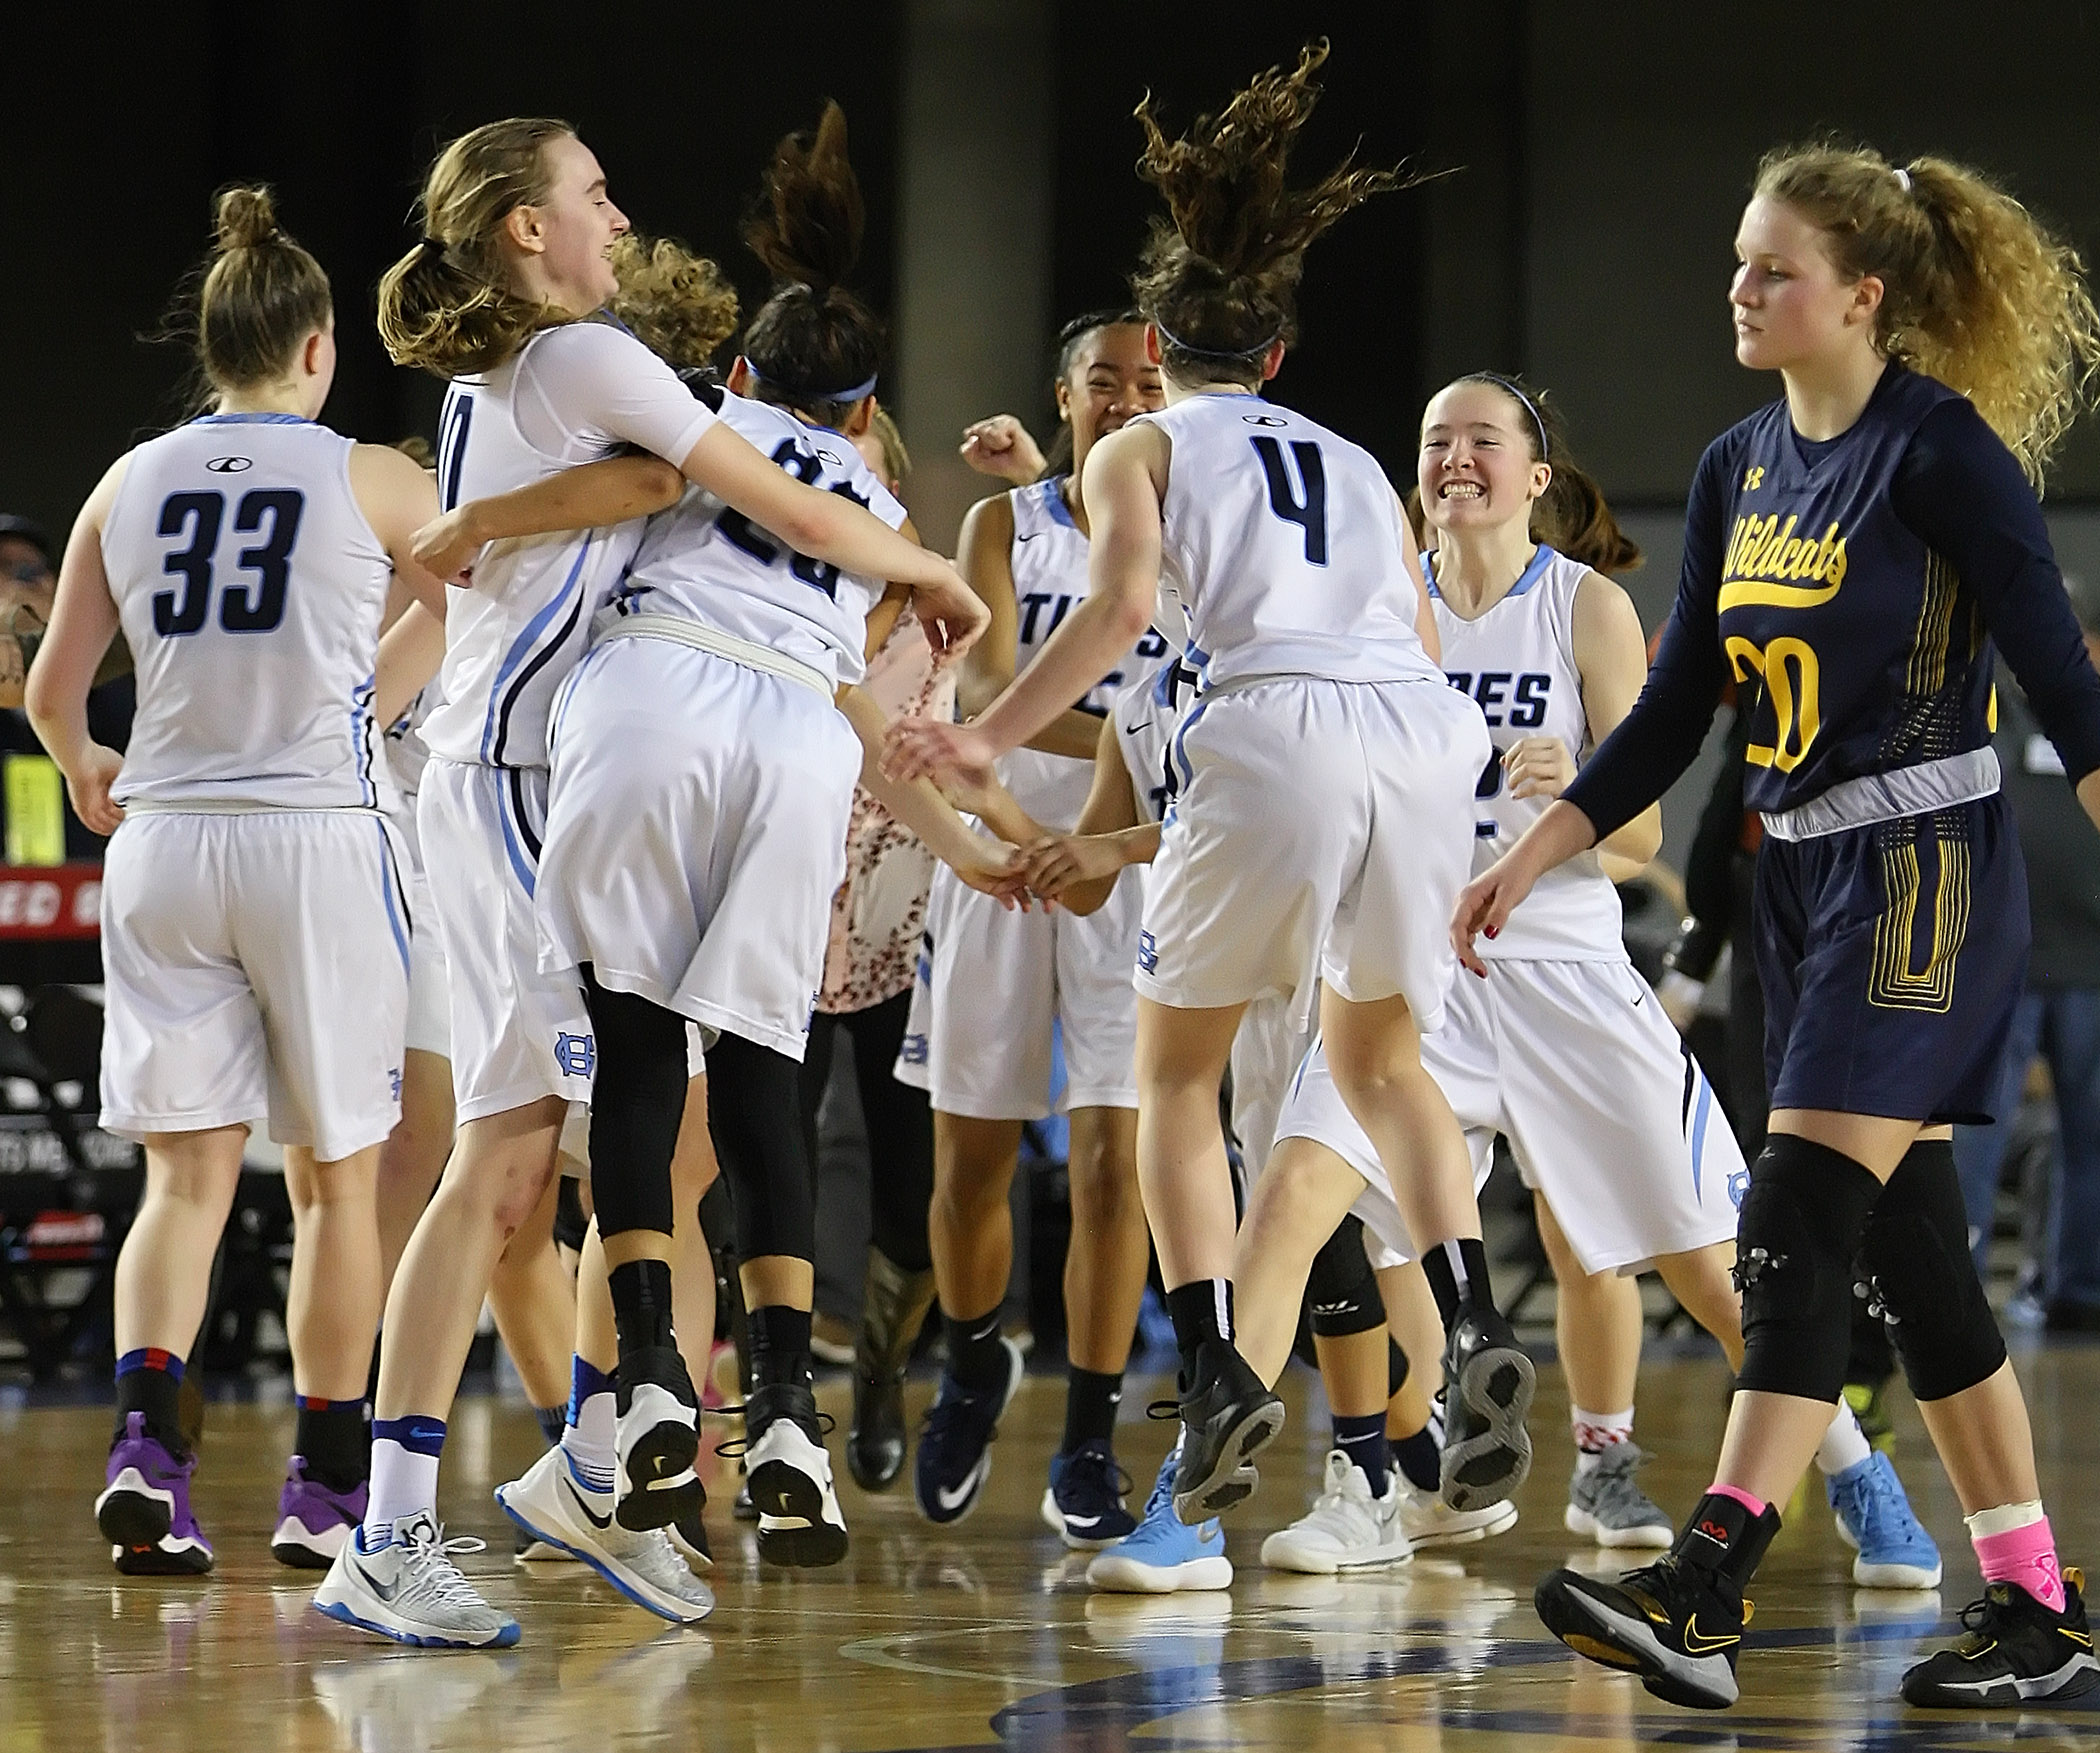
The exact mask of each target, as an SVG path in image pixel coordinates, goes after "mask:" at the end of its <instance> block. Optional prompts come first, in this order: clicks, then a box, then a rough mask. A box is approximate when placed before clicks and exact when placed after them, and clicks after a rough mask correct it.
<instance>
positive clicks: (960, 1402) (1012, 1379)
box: [911, 1338, 1027, 1525]
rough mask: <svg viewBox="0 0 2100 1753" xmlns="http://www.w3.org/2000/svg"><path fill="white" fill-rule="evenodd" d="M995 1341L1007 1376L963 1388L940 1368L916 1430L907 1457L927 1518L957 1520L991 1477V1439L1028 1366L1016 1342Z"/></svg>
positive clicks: (971, 1506)
mask: <svg viewBox="0 0 2100 1753" xmlns="http://www.w3.org/2000/svg"><path fill="white" fill-rule="evenodd" d="M999 1343H1000V1344H1001V1345H1002V1346H1004V1347H1005V1348H1006V1380H1005V1381H1003V1382H1001V1383H1000V1384H999V1385H998V1386H997V1387H994V1388H966V1387H964V1386H963V1385H962V1383H960V1382H959V1381H957V1380H956V1379H955V1378H954V1377H953V1376H951V1375H950V1374H948V1372H947V1371H946V1370H943V1371H942V1372H941V1386H940V1391H939V1393H937V1394H936V1395H935V1396H934V1402H933V1407H932V1409H931V1410H930V1411H929V1412H928V1413H927V1414H926V1423H925V1425H924V1426H923V1427H922V1428H921V1429H920V1431H919V1452H918V1454H917V1455H916V1456H915V1457H914V1458H913V1461H912V1476H911V1484H912V1495H913V1496H914V1497H916V1498H917V1499H918V1500H919V1513H920V1514H921V1515H923V1516H924V1517H925V1518H926V1519H927V1520H928V1521H929V1522H937V1523H941V1524H943V1525H945V1524H947V1523H949V1522H959V1521H961V1520H962V1519H963V1517H964V1516H966V1515H968V1514H969V1513H970V1511H971V1510H973V1509H975V1508H976V1507H977V1498H978V1494H979V1493H981V1492H982V1491H983V1490H984V1482H985V1481H986V1480H987V1479H989V1478H990V1477H991V1474H992V1438H993V1437H994V1436H995V1435H996V1434H997V1433H998V1429H999V1417H1000V1414H1002V1413H1003V1412H1005V1410H1006V1408H1007V1405H1008V1403H1009V1402H1010V1401H1011V1400H1012V1399H1013V1397H1014V1394H1015V1392H1016V1391H1017V1390H1018V1389H1019V1388H1020V1386H1021V1376H1022V1372H1023V1371H1024V1369H1025V1368H1026V1367H1027V1366H1026V1364H1025V1362H1024V1360H1023V1359H1022V1356H1021V1348H1020V1347H1019V1346H1018V1345H1016V1344H1015V1343H1014V1342H1013V1341H1012V1340H1011V1339H1006V1338H1002V1339H1001V1340H1000V1341H999Z"/></svg>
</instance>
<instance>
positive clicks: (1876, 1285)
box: [1859, 1139, 2005, 1401]
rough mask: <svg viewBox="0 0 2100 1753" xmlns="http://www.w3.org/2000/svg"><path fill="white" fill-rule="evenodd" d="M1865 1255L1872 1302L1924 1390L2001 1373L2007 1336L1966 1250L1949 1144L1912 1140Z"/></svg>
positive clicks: (1943, 1392)
mask: <svg viewBox="0 0 2100 1753" xmlns="http://www.w3.org/2000/svg"><path fill="white" fill-rule="evenodd" d="M1859 1258H1860V1265H1861V1266H1862V1267H1863V1268H1864V1269H1865V1272H1866V1280H1867V1282H1866V1286H1865V1288H1866V1291H1867V1295H1868V1306H1869V1308H1870V1309H1871V1310H1873V1311H1875V1312H1877V1313H1879V1314H1880V1315H1881V1317H1882V1319H1883V1320H1884V1321H1886V1322H1887V1324H1888V1332H1889V1339H1890V1341H1891V1343H1893V1344H1894V1346H1895V1348H1896V1355H1897V1357H1898V1358H1900V1359H1901V1360H1902V1363H1903V1373H1904V1376H1905V1377H1906V1378H1907V1379H1908V1381H1909V1382H1910V1391H1911V1393H1912V1394H1914V1395H1915V1396H1916V1397H1917V1398H1918V1399H1919V1400H1921V1401H1930V1400H1944V1399H1946V1398H1947V1397H1948V1396H1949V1395H1952V1394H1959V1393H1961V1392H1962V1391H1963V1390H1964V1389H1967V1388H1973V1387H1975V1386H1976V1384H1977V1383H1979V1382H1982V1381H1986V1380H1988V1379H1989V1378H1990V1377H1991V1376H1993V1375H1995V1374H1997V1372H1998V1370H1999V1368H2000V1366H2001V1365H2003V1364H2004V1362H2005V1341H2004V1338H2003V1337H2002V1336H2001V1335H2000V1333H1999V1331H1998V1323H1997V1320H1996V1319H1995V1317H1993V1315H1992V1314H1991V1305H1990V1303H1989V1301H1988V1300H1987V1299H1986V1298H1985V1296H1984V1292H1983V1283H1982V1281H1981V1280H1980V1279H1979V1278H1978V1277H1977V1276H1976V1263H1975V1260H1974V1258H1973V1257H1972V1256H1971V1254H1970V1252H1969V1221H1968V1214H1967V1212H1966V1210H1965V1208H1964V1206H1963V1204H1962V1197H1961V1182H1960V1180H1959V1178H1958V1177H1957V1175H1956V1173H1955V1168H1954V1147H1953V1145H1952V1144H1950V1143H1948V1142H1947V1141H1946V1140H1944V1139H1940V1140H1935V1141H1933V1142H1930V1143H1923V1144H1915V1145H1912V1146H1911V1148H1910V1151H1909V1152H1908V1154H1906V1155H1905V1157H1904V1159H1903V1161H1902V1162H1901V1163H1900V1164H1898V1165H1897V1168H1896V1172H1895V1174H1894V1175H1893V1176H1892V1177H1891V1178H1890V1180H1889V1184H1888V1189H1887V1191H1886V1192H1884V1193H1883V1194H1882V1196H1881V1201H1880V1203H1879V1204H1878V1205H1876V1206H1875V1208H1874V1215H1873V1217H1872V1218H1870V1219H1869V1220H1868V1223H1867V1230H1866V1234H1865V1236H1864V1237H1862V1238H1861V1241H1860V1250H1859Z"/></svg>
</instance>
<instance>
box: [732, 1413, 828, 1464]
mask: <svg viewBox="0 0 2100 1753" xmlns="http://www.w3.org/2000/svg"><path fill="white" fill-rule="evenodd" d="M708 1410H709V1411H710V1412H719V1413H720V1414H721V1415H722V1416H723V1417H724V1418H743V1417H744V1416H745V1415H746V1414H747V1413H748V1412H749V1411H750V1410H751V1409H750V1407H749V1406H720V1407H709V1408H708ZM784 1416H786V1417H789V1418H794V1414H793V1413H787V1414H785V1415H784ZM794 1421H795V1422H796V1423H797V1424H801V1425H802V1434H803V1435H804V1436H806V1437H808V1438H809V1440H810V1441H811V1442H813V1443H815V1444H817V1445H818V1446H819V1447H822V1446H823V1442H824V1439H825V1438H826V1437H828V1436H829V1435H830V1434H831V1433H832V1432H833V1431H835V1430H837V1429H838V1427H839V1421H838V1420H837V1419H836V1418H834V1417H832V1415H831V1414H830V1413H828V1412H819V1413H818V1414H817V1416H816V1429H815V1430H811V1429H810V1428H809V1426H808V1425H807V1424H804V1423H803V1421H802V1420H801V1419H799V1418H796V1419H795V1420H794ZM771 1428H772V1426H770V1425H768V1426H767V1429H769V1430H770V1429H771ZM759 1434H760V1435H761V1436H762V1435H764V1434H765V1433H764V1432H763V1431H762V1432H760V1433H759ZM757 1441H758V1437H755V1436H753V1435H751V1434H750V1432H749V1431H748V1430H746V1432H745V1433H744V1435H742V1436H725V1437H724V1438H723V1439H722V1440H721V1441H720V1442H718V1443H717V1444H715V1453H716V1454H718V1455H720V1456H721V1457H722V1458H723V1459H724V1460H728V1461H733V1460H735V1459H736V1458H737V1457H738V1456H739V1455H748V1454H749V1453H750V1452H751V1445H752V1444H753V1443H755V1442H757Z"/></svg>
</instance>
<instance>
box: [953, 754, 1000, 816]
mask: <svg viewBox="0 0 2100 1753" xmlns="http://www.w3.org/2000/svg"><path fill="white" fill-rule="evenodd" d="M936 784H937V785H938V787H939V790H940V794H941V795H942V796H943V797H945V798H946V799H947V800H948V801H949V802H950V803H952V804H953V805H954V806H955V807H956V808H957V809H958V810H960V811H961V812H962V813H963V814H964V815H969V816H988V815H990V814H991V813H992V812H993V811H994V810H995V809H996V808H997V807H998V803H999V798H1000V794H1001V793H1002V792H1003V791H1004V790H1005V789H1006V788H1005V787H1004V786H1002V785H1001V784H1000V783H999V773H998V769H997V768H995V767H994V766H993V765H992V763H991V762H989V761H977V760H971V761H969V762H968V763H967V764H965V765H963V766H960V767H954V768H950V769H949V770H948V771H947V772H945V773H943V774H941V775H940V776H939V778H938V779H937V780H936Z"/></svg>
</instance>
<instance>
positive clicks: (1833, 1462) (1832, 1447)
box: [1816, 1400, 1874, 1478]
mask: <svg viewBox="0 0 2100 1753" xmlns="http://www.w3.org/2000/svg"><path fill="white" fill-rule="evenodd" d="M1873 1452H1874V1450H1873V1446H1872V1445H1871V1444H1870V1443H1868V1441H1867V1433H1866V1432H1865V1431H1863V1430H1861V1429H1860V1428H1859V1420H1858V1419H1857V1418H1855V1417H1854V1416H1853V1415H1852V1408H1851V1407H1849V1406H1847V1405H1846V1404H1845V1403H1844V1402H1843V1401H1842V1400H1840V1401H1839V1402H1838V1409H1837V1416H1836V1417H1835V1418H1833V1419H1832V1420H1831V1421H1830V1428H1829V1429H1828V1430H1826V1431H1825V1432H1824V1433H1823V1446H1822V1447H1821V1448H1819V1449H1818V1450H1816V1467H1817V1469H1818V1471H1820V1472H1821V1473H1822V1474H1823V1475H1824V1476H1825V1477H1826V1478H1828V1477H1829V1476H1830V1475H1831V1474H1833V1473H1842V1472H1844V1471H1845V1469H1846V1468H1847V1467H1857V1466H1858V1465H1859V1464H1860V1462H1862V1461H1864V1460H1865V1459H1866V1458H1867V1457H1868V1456H1869V1455H1871V1454H1872V1453H1873Z"/></svg>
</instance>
